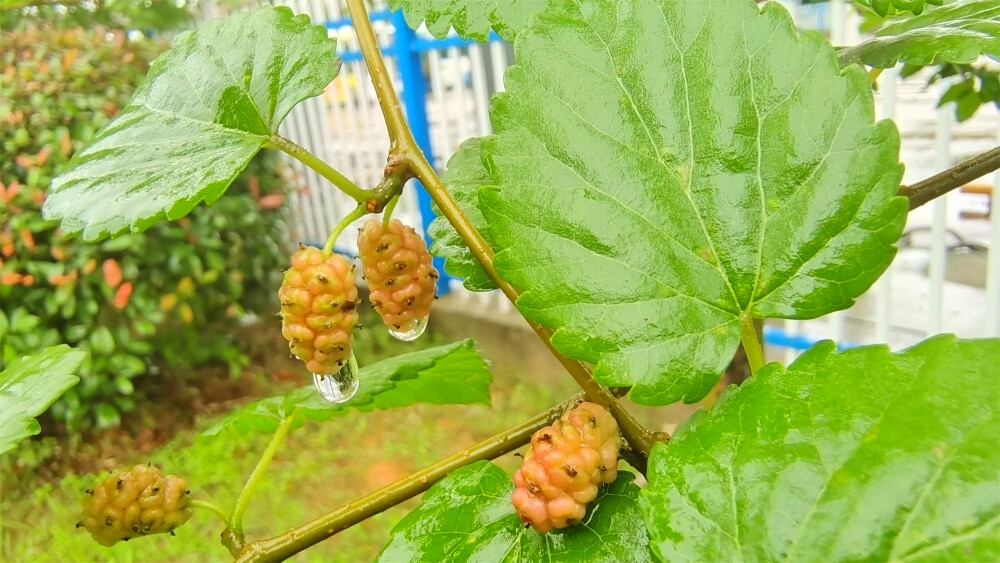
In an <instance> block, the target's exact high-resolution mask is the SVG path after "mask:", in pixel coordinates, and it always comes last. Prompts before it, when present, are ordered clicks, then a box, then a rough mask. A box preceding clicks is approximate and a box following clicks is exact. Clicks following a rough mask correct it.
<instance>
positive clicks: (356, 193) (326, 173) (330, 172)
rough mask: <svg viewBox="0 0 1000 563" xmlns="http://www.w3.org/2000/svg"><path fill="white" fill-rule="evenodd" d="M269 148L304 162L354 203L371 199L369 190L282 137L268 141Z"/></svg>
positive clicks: (276, 136)
mask: <svg viewBox="0 0 1000 563" xmlns="http://www.w3.org/2000/svg"><path fill="white" fill-rule="evenodd" d="M267 146H270V147H273V148H276V149H279V150H281V151H283V152H285V153H287V154H288V155H289V156H291V157H293V158H295V159H296V160H298V161H300V162H302V163H303V164H305V165H306V166H308V167H309V168H312V169H313V170H315V171H316V172H317V173H319V174H320V175H321V176H323V177H324V178H326V179H327V180H329V181H330V183H331V184H333V185H334V186H336V187H337V189H339V190H340V191H342V192H344V193H345V194H347V195H349V196H351V197H352V198H354V201H356V202H358V203H363V202H364V201H365V200H367V199H369V198H370V197H371V192H370V191H369V190H363V189H361V188H360V187H358V185H357V184H355V183H354V182H352V181H351V180H350V179H349V178H348V177H347V176H344V175H343V174H341V173H340V172H338V171H337V170H336V169H334V168H333V167H332V166H330V165H329V164H327V163H326V162H323V161H322V160H320V159H319V158H318V157H317V156H316V155H314V154H312V153H311V152H309V151H307V150H306V149H304V148H302V147H300V146H299V145H297V144H295V143H293V142H292V141H290V140H288V139H286V138H284V137H282V136H280V135H273V136H272V137H271V138H270V139H269V140H268V142H267Z"/></svg>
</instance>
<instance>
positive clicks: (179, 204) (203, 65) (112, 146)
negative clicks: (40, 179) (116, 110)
mask: <svg viewBox="0 0 1000 563" xmlns="http://www.w3.org/2000/svg"><path fill="white" fill-rule="evenodd" d="M335 48H336V43H335V41H334V40H333V39H329V38H327V32H326V29H325V28H323V27H321V26H313V25H311V24H310V23H309V19H308V18H307V17H306V16H301V15H300V16H295V15H293V14H292V11H291V10H289V9H288V8H284V7H278V8H273V7H265V8H260V9H257V10H253V11H249V12H242V13H239V14H236V15H234V16H231V17H229V18H226V19H222V20H210V21H207V22H205V23H203V24H202V25H201V26H199V27H198V29H197V30H195V31H193V32H187V33H184V34H182V35H180V36H178V37H177V40H176V45H175V46H174V47H173V48H172V49H171V50H169V51H167V52H166V53H164V54H163V55H161V56H160V57H158V58H157V59H156V60H155V61H154V62H153V64H152V65H151V67H150V70H149V74H148V76H147V79H146V82H145V83H144V84H143V86H141V87H140V88H139V89H138V90H137V91H136V93H135V96H134V97H133V99H132V101H131V102H130V103H129V104H128V105H127V106H126V107H125V108H124V109H123V110H122V112H121V114H119V115H118V117H117V118H115V119H114V120H113V121H112V122H111V123H109V124H108V125H107V126H106V127H105V128H104V129H102V130H101V131H99V132H98V134H97V136H96V137H95V139H94V140H93V142H92V143H91V144H90V145H88V146H87V147H85V148H84V149H83V150H81V151H80V152H78V153H77V154H76V155H74V157H73V159H72V161H71V162H70V169H69V170H68V171H66V172H65V173H63V174H61V175H60V176H58V177H57V178H56V179H55V180H53V182H52V188H51V190H50V192H49V195H48V198H47V199H46V201H45V206H44V208H43V212H44V213H45V216H46V217H47V218H49V219H60V220H62V228H63V230H64V231H65V232H67V233H78V232H82V234H83V237H84V238H85V239H88V240H93V239H97V238H100V237H102V236H105V235H113V234H117V233H120V232H122V231H124V230H125V229H128V228H131V229H132V231H139V230H142V229H145V228H147V227H149V226H150V225H151V224H153V223H154V222H156V221H157V220H159V219H161V218H163V217H167V218H168V219H177V218H179V217H183V216H184V215H186V214H187V213H188V212H189V211H191V209H192V208H193V207H194V206H195V205H197V204H198V202H200V201H201V200H205V201H206V202H208V203H213V202H214V201H215V200H216V199H218V198H219V196H221V195H222V193H223V192H224V191H225V190H226V188H227V187H229V184H230V183H231V182H232V181H233V179H234V178H235V177H236V175H237V174H238V173H239V172H240V171H241V170H242V169H243V168H244V167H245V166H246V165H247V163H248V162H250V159H251V158H253V156H254V154H256V153H257V151H258V150H259V149H260V148H261V147H262V146H263V145H264V144H265V143H266V142H267V140H268V138H269V137H270V136H271V134H273V133H275V132H276V131H277V129H278V124H279V123H280V122H281V120H282V119H284V117H285V115H287V114H288V112H289V111H290V110H291V109H292V107H293V106H294V105H295V104H297V103H298V102H300V101H302V100H304V99H306V98H309V97H312V96H316V95H318V94H320V93H322V91H323V88H324V87H325V86H326V85H327V84H328V83H329V82H330V81H331V80H333V77H334V76H336V74H337V70H338V68H339V61H338V59H337V58H336V56H335V55H334V50H335Z"/></svg>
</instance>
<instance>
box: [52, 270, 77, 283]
mask: <svg viewBox="0 0 1000 563" xmlns="http://www.w3.org/2000/svg"><path fill="white" fill-rule="evenodd" d="M76 277H77V271H76V270H73V271H72V272H70V273H68V274H54V275H51V276H49V283H50V284H52V285H54V286H60V285H66V284H68V283H71V282H74V281H76Z"/></svg>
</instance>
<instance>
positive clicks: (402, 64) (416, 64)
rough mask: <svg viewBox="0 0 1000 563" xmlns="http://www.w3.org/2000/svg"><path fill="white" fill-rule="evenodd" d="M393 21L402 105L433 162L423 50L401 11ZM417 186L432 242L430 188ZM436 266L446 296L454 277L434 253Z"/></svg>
mask: <svg viewBox="0 0 1000 563" xmlns="http://www.w3.org/2000/svg"><path fill="white" fill-rule="evenodd" d="M392 24H393V26H394V27H395V33H394V34H393V37H394V39H393V45H392V51H393V53H394V54H395V55H396V62H397V64H398V66H399V78H400V81H401V82H402V84H403V106H404V107H405V109H406V120H407V122H408V123H409V124H410V130H411V131H413V138H414V139H415V140H416V141H417V145H419V146H420V150H421V151H423V153H424V156H425V157H426V158H427V161H428V162H430V163H431V166H433V165H434V150H433V148H432V147H431V132H430V123H429V122H428V121H427V78H426V77H425V76H424V70H423V67H422V65H421V61H420V53H418V52H417V51H415V50H414V49H413V42H414V40H415V39H416V33H414V32H413V30H412V29H410V26H408V25H406V20H405V19H403V12H402V10H397V11H396V12H394V13H393V14H392ZM413 182H414V184H415V185H416V187H417V203H418V204H419V206H420V221H421V223H422V226H423V229H424V239H425V240H426V241H427V244H428V245H429V244H430V243H431V239H430V237H429V236H428V235H427V226H428V225H430V223H431V220H432V219H434V211H433V209H431V197H430V195H428V194H427V190H425V189H424V187H423V186H422V185H421V184H420V182H418V181H417V180H413ZM434 267H435V268H437V271H438V272H439V273H440V274H441V277H440V278H438V282H437V284H438V285H437V287H438V295H445V294H446V293H448V290H449V289H450V288H451V286H450V284H449V283H448V282H449V280H450V279H451V276H449V275H448V274H446V273H445V271H444V260H443V259H441V258H439V257H437V256H435V257H434Z"/></svg>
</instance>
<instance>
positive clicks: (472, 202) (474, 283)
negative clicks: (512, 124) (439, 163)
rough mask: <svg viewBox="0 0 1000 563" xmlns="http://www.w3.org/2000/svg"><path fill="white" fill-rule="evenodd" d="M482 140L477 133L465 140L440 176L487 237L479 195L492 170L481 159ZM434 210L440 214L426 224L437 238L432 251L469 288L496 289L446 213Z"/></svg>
mask: <svg viewBox="0 0 1000 563" xmlns="http://www.w3.org/2000/svg"><path fill="white" fill-rule="evenodd" d="M482 144H483V137H474V138H472V139H469V140H467V141H465V142H464V143H462V145H461V146H460V147H458V151H456V152H455V154H454V155H452V157H451V158H450V159H448V166H447V168H446V170H445V171H444V174H442V175H441V180H442V181H443V182H444V184H445V186H447V187H448V191H449V192H451V195H452V196H453V197H454V198H455V201H456V202H457V203H458V205H459V207H461V208H462V211H463V212H464V213H465V216H466V217H468V219H469V221H470V222H471V223H472V225H473V226H475V227H476V229H477V230H478V231H479V232H480V233H481V234H482V235H483V236H484V237H488V236H489V232H488V231H487V230H486V218H485V217H483V212H482V211H480V210H479V195H478V190H479V188H480V187H482V186H485V185H488V184H490V183H491V182H490V176H489V172H487V170H486V166H485V165H484V164H483V161H482V156H481V155H482V152H481V150H482ZM434 212H435V214H436V215H437V216H436V217H435V218H434V220H433V221H431V224H430V226H428V228H427V234H428V235H430V237H431V238H432V239H433V240H434V242H433V244H431V247H430V251H431V253H432V254H434V255H435V256H441V257H442V258H444V259H445V263H444V268H445V270H447V271H448V273H449V274H451V275H452V276H455V277H459V278H464V279H463V281H462V283H463V284H464V285H465V288H466V289H468V290H470V291H489V290H491V289H496V288H497V286H496V284H495V283H493V280H492V279H490V276H489V274H487V273H486V270H483V267H482V266H480V265H479V262H478V261H477V260H476V257H475V256H473V255H472V251H471V250H469V247H468V246H467V245H466V244H465V241H463V240H462V237H461V236H459V234H458V231H456V230H455V227H452V226H451V223H450V222H449V221H448V219H447V218H446V217H445V216H443V215H441V213H440V210H438V208H437V206H436V205H435V206H434ZM487 242H489V241H488V240H487Z"/></svg>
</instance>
